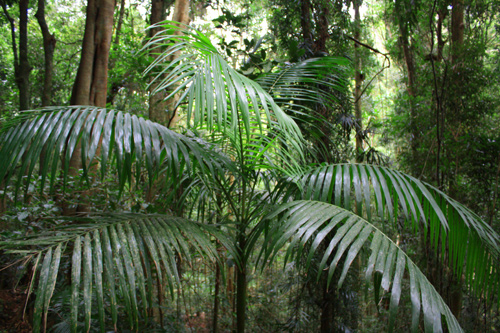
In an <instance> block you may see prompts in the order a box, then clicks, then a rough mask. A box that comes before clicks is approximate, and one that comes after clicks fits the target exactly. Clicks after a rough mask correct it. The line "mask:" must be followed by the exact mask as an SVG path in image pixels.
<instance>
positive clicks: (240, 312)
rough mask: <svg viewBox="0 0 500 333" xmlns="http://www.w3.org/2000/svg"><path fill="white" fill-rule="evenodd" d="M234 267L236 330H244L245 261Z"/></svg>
mask: <svg viewBox="0 0 500 333" xmlns="http://www.w3.org/2000/svg"><path fill="white" fill-rule="evenodd" d="M240 265H241V267H236V270H237V274H236V332H238V333H243V332H245V322H246V309H247V272H246V266H245V263H244V262H242V263H240Z"/></svg>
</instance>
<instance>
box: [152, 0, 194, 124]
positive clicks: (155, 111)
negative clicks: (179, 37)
mask: <svg viewBox="0 0 500 333" xmlns="http://www.w3.org/2000/svg"><path fill="white" fill-rule="evenodd" d="M173 3H174V0H152V2H151V16H150V24H151V25H155V24H158V23H160V22H162V21H164V20H165V19H166V11H167V9H168V8H170V6H171V5H172V4H173ZM189 7H190V1H189V0H175V4H174V13H173V18H172V20H173V21H175V22H179V23H180V25H181V26H182V25H184V26H186V25H188V24H189V22H190V17H189ZM162 29H163V28H162V27H161V26H160V25H157V26H155V27H153V28H151V29H150V32H149V34H150V37H153V36H154V35H156V34H157V33H159V32H161V31H162ZM177 33H179V32H177ZM161 52H162V50H161V49H159V47H157V46H153V47H152V48H151V49H150V55H151V57H152V58H153V59H156V58H157V57H158V55H159V54H160V53H161ZM178 57H179V52H174V53H173V54H171V55H170V56H169V57H168V59H167V61H174V60H175V59H177V58H178ZM159 80H161V77H157V78H156V79H154V77H153V81H152V82H151V84H150V87H149V91H150V95H149V118H150V119H151V120H153V121H156V122H159V123H160V124H163V125H165V126H167V127H175V124H176V122H177V120H178V115H177V114H176V113H177V110H176V104H177V100H178V96H175V95H174V96H171V98H168V99H167V97H168V96H169V95H170V93H171V92H172V91H174V90H175V89H173V88H170V89H168V90H162V91H156V89H157V87H158V81H159Z"/></svg>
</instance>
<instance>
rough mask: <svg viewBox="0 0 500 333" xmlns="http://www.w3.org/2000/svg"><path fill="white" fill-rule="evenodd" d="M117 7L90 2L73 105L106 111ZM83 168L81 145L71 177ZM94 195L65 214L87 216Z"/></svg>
mask: <svg viewBox="0 0 500 333" xmlns="http://www.w3.org/2000/svg"><path fill="white" fill-rule="evenodd" d="M115 5H116V2H115V0H88V3H87V17H86V22H85V32H84V35H83V42H82V52H81V58H80V65H79V66H78V72H77V74H76V78H75V83H74V85H73V92H72V95H71V100H70V104H71V105H94V106H98V107H106V98H107V84H108V61H109V50H110V47H111V39H112V35H113V15H114V8H115ZM97 149H98V150H97V153H96V154H97V155H99V152H100V143H99V146H98V148H97ZM81 167H82V160H81V145H80V144H78V145H77V146H76V148H75V150H74V152H73V155H72V156H71V159H70V162H69V175H70V176H72V177H76V176H77V175H78V172H79V169H81ZM91 170H92V172H94V173H95V172H96V171H97V164H94V165H93V166H91ZM91 195H92V191H91V190H90V191H84V192H83V193H82V195H81V197H80V199H79V200H78V202H79V204H78V207H76V209H74V208H70V207H67V206H66V205H64V204H63V214H64V215H73V214H74V213H75V212H76V211H78V212H87V211H88V204H89V197H90V196H91Z"/></svg>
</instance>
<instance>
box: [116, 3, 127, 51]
mask: <svg viewBox="0 0 500 333" xmlns="http://www.w3.org/2000/svg"><path fill="white" fill-rule="evenodd" d="M124 16H125V0H122V1H121V3H120V14H119V15H118V23H117V25H116V31H115V40H114V41H113V43H114V44H115V45H119V44H120V33H121V30H122V24H123V17H124Z"/></svg>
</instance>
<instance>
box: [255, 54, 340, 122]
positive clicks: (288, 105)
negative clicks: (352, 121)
mask: <svg viewBox="0 0 500 333" xmlns="http://www.w3.org/2000/svg"><path fill="white" fill-rule="evenodd" d="M349 68H350V64H349V61H348V60H347V59H345V58H340V57H323V58H312V59H307V60H304V61H301V62H298V63H286V64H284V65H283V66H282V67H281V68H280V69H279V70H278V71H276V72H272V73H268V74H266V75H264V76H262V77H259V78H258V79H257V80H256V81H257V83H259V84H260V85H261V86H262V88H263V89H264V90H266V91H267V92H268V93H269V94H271V95H272V96H273V98H274V100H275V101H276V103H278V105H280V106H282V108H284V109H286V110H287V111H294V112H295V113H303V112H306V113H310V111H311V107H310V105H317V104H318V103H319V104H322V105H323V106H326V107H331V106H333V105H337V104H338V102H339V99H338V95H339V94H342V93H346V92H347V88H346V86H347V80H346V78H347V77H348V75H346V72H347V71H348V70H349Z"/></svg>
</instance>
